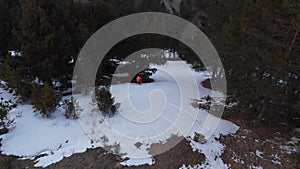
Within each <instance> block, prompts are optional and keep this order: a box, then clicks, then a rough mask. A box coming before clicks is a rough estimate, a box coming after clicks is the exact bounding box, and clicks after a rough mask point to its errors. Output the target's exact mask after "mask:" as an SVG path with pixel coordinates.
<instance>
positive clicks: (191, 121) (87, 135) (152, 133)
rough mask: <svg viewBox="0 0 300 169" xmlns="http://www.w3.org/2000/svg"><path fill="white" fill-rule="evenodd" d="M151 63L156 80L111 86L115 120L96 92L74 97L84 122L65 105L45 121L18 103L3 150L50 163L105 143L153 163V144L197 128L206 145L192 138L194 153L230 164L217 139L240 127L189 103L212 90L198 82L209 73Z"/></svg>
mask: <svg viewBox="0 0 300 169" xmlns="http://www.w3.org/2000/svg"><path fill="white" fill-rule="evenodd" d="M152 66H153V67H156V68H157V69H158V71H157V73H156V74H154V75H153V76H152V78H153V79H154V80H155V82H153V83H148V84H142V85H138V84H129V83H127V84H118V85H113V86H112V87H111V92H112V94H113V95H114V97H115V100H116V102H120V103H121V107H120V109H119V113H118V114H117V115H115V116H114V117H111V118H108V117H107V118H105V117H103V116H102V114H101V113H99V112H98V111H97V110H96V105H95V104H94V103H93V102H92V99H91V98H92V97H91V96H92V95H77V96H76V97H77V99H78V101H79V104H80V106H81V107H82V108H84V111H83V113H82V114H81V117H80V121H79V120H69V119H66V118H65V117H64V116H63V109H62V108H58V109H57V111H56V112H55V113H54V115H53V117H52V118H50V119H45V118H42V117H41V116H40V115H39V114H38V113H35V112H34V111H33V108H32V106H31V105H28V104H25V105H19V106H18V107H17V108H14V109H13V110H11V111H10V112H9V116H10V118H15V121H16V123H15V125H14V127H13V128H11V129H10V131H9V133H8V134H5V135H0V138H2V139H3V140H2V144H3V145H2V147H1V151H2V153H3V154H7V155H18V156H21V157H24V158H26V159H28V158H29V159H31V158H33V157H35V156H37V155H41V154H46V156H42V157H40V158H38V159H37V160H36V161H37V164H36V166H47V165H50V164H51V163H55V162H58V161H60V160H61V159H62V158H63V157H68V156H70V155H72V154H74V153H79V152H84V151H85V150H86V149H87V148H93V147H98V146H101V147H104V148H106V149H107V150H110V151H111V152H114V153H118V154H122V155H123V158H125V157H129V158H130V159H129V160H127V161H125V162H123V163H122V164H123V165H139V164H145V163H148V164H153V162H154V160H153V159H152V156H153V153H150V152H149V151H151V150H150V149H151V145H153V144H155V143H159V144H163V143H166V142H167V140H168V139H169V138H170V137H172V136H173V135H177V136H183V137H186V138H187V139H191V138H193V136H194V132H198V133H203V134H204V135H205V136H206V138H207V143H205V144H200V143H197V142H194V141H192V140H191V143H190V144H191V146H192V147H193V149H194V150H195V151H199V152H202V153H204V154H205V156H206V163H207V165H206V167H208V168H226V167H227V166H226V165H225V164H224V163H223V161H222V160H221V159H220V158H219V156H220V155H221V153H222V149H223V145H221V144H220V143H219V142H218V141H217V140H216V139H215V137H218V136H220V134H228V133H234V132H236V131H237V129H238V126H236V125H234V124H233V123H231V122H229V121H225V120H220V119H219V118H217V117H214V116H213V115H211V114H209V113H207V112H206V111H204V110H199V109H196V108H194V107H193V106H192V105H191V100H192V99H199V97H202V96H206V95H209V94H211V93H212V91H210V90H208V89H205V88H203V87H202V86H201V85H200V82H201V81H203V80H205V79H206V78H207V76H208V73H207V72H195V71H193V70H192V69H191V66H189V65H187V64H186V63H185V62H182V61H177V62H174V61H173V62H167V63H166V64H165V65H160V66H157V65H152ZM170 72H172V74H170ZM187 73H189V75H188V74H187ZM190 77H194V78H190ZM195 82H196V83H195ZM193 83H195V84H196V91H194V87H195V86H193V85H192V84H193ZM187 89H193V90H187ZM1 92H2V94H1V97H4V98H5V99H9V98H10V97H12V96H11V95H10V94H9V93H7V92H6V91H4V90H2V89H1V91H0V93H1ZM198 94H199V95H198ZM219 94H220V93H219ZM162 103H164V104H162ZM138 113H140V114H138ZM178 119H179V120H178ZM207 120H208V121H209V122H214V123H219V125H218V126H217V128H216V130H213V133H210V129H213V127H214V124H212V125H211V126H210V123H205V121H207ZM187 124H188V125H187ZM211 134H212V135H211ZM210 136H211V137H210ZM137 143H138V144H137ZM169 148H171V147H169ZM158 153H161V152H158ZM139 157H142V158H139Z"/></svg>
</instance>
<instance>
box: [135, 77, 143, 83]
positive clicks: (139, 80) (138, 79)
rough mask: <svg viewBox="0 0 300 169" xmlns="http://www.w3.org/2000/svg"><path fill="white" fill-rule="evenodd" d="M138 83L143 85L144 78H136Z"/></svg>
mask: <svg viewBox="0 0 300 169" xmlns="http://www.w3.org/2000/svg"><path fill="white" fill-rule="evenodd" d="M136 82H137V83H138V84H141V83H142V78H141V76H137V77H136Z"/></svg>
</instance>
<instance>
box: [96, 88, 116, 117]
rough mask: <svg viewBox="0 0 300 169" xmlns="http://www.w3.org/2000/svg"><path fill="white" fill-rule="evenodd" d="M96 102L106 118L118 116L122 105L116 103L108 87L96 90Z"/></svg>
mask: <svg viewBox="0 0 300 169" xmlns="http://www.w3.org/2000/svg"><path fill="white" fill-rule="evenodd" d="M95 101H96V103H97V105H98V108H99V110H100V111H101V112H102V113H103V115H105V116H110V117H111V116H113V115H115V114H116V112H117V110H118V108H119V107H120V103H116V104H115V103H114V102H115V98H114V97H112V95H111V93H110V92H109V89H108V88H107V87H102V88H100V89H98V88H96V89H95Z"/></svg>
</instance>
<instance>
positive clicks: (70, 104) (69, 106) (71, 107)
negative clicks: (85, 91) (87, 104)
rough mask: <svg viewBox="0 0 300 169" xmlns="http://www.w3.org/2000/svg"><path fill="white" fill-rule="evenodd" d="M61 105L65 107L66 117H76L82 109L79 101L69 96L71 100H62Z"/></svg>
mask: <svg viewBox="0 0 300 169" xmlns="http://www.w3.org/2000/svg"><path fill="white" fill-rule="evenodd" d="M63 107H64V108H65V111H66V112H65V116H66V118H67V119H69V118H73V119H78V118H79V116H80V113H81V112H82V111H83V109H82V108H81V107H80V106H79V102H78V101H77V100H76V99H75V98H74V97H71V100H64V101H63Z"/></svg>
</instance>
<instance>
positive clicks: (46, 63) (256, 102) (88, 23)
mask: <svg viewBox="0 0 300 169" xmlns="http://www.w3.org/2000/svg"><path fill="white" fill-rule="evenodd" d="M299 9H300V3H299V2H297V1H294V0H278V1H273V0H261V1H253V0H226V1H221V0H214V1H206V0H183V1H182V2H181V4H180V11H178V12H173V14H175V15H178V16H181V17H183V18H185V19H187V20H189V21H191V22H193V23H194V24H195V25H197V26H198V27H199V28H201V29H202V30H203V31H204V32H205V33H206V34H207V36H208V37H209V38H210V40H211V41H212V43H213V44H214V45H215V47H216V48H217V50H218V52H219V54H220V56H221V59H222V62H223V65H224V68H225V71H226V78H227V82H228V91H229V95H230V96H231V99H232V100H234V101H236V102H238V103H239V106H238V107H237V108H239V109H244V110H246V111H247V112H251V114H252V116H251V117H249V121H253V122H255V123H256V122H264V124H279V123H282V124H283V123H285V124H292V126H293V125H297V124H300V123H299V122H300V120H299V117H300V115H299V112H300V83H299V76H300V59H299V53H300V52H299V49H300V44H299V43H300V35H299V31H300V13H299ZM145 11H159V12H168V11H167V10H166V8H165V7H164V4H162V3H161V2H160V1H156V0H145V1H144V0H143V1H139V0H126V1H119V0H104V1H101V0H91V1H80V0H77V1H73V0H52V1H48V0H26V1H21V0H2V1H0V13H1V15H0V56H1V58H0V60H1V65H0V69H1V79H3V80H5V81H7V82H8V83H9V85H10V87H12V88H14V89H15V90H16V92H17V93H18V94H20V95H21V96H22V98H23V99H24V100H26V99H28V98H30V97H31V93H32V82H33V81H34V80H35V79H36V78H38V79H39V80H40V81H41V82H44V83H48V84H52V82H53V81H54V80H56V81H59V82H60V83H62V86H61V89H60V90H64V89H66V88H68V87H70V80H71V78H72V77H71V76H72V71H73V66H74V64H73V63H70V62H69V61H71V60H72V58H74V59H75V60H76V58H77V55H78V53H79V51H80V49H81V47H82V46H83V44H84V43H85V41H86V40H87V39H88V38H89V37H90V36H91V35H92V34H93V33H94V32H95V31H96V30H98V29H99V28H100V27H101V26H103V25H105V24H106V23H108V22H109V21H112V20H114V19H116V18H119V17H121V16H124V15H127V14H132V13H136V12H145ZM149 47H151V48H154V47H157V48H162V49H168V50H171V51H175V52H178V53H179V54H180V56H181V57H182V58H184V59H185V60H187V61H188V62H189V63H192V64H195V65H197V64H201V61H199V60H197V57H196V56H195V54H194V53H193V52H192V51H191V50H190V49H189V48H187V47H186V46H185V45H183V44H182V43H180V42H178V41H176V40H174V39H171V38H168V37H164V36H158V35H151V34H148V35H139V36H134V37H131V38H128V39H126V40H124V41H122V42H120V43H119V44H117V45H116V46H115V47H114V48H113V49H112V50H111V51H110V52H109V53H108V54H107V56H106V60H104V62H103V63H102V69H101V70H105V71H107V72H105V71H100V72H99V76H102V75H105V74H109V73H111V72H113V70H114V69H115V67H114V66H112V67H111V65H110V64H109V58H113V57H117V58H118V59H124V58H125V57H126V56H128V55H129V54H131V53H133V52H135V51H137V50H140V49H143V48H149ZM10 50H18V51H20V52H21V53H22V57H11V56H10V54H9V53H8V51H10ZM103 67H104V68H103ZM240 112H241V111H240ZM237 113H238V112H237Z"/></svg>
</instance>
